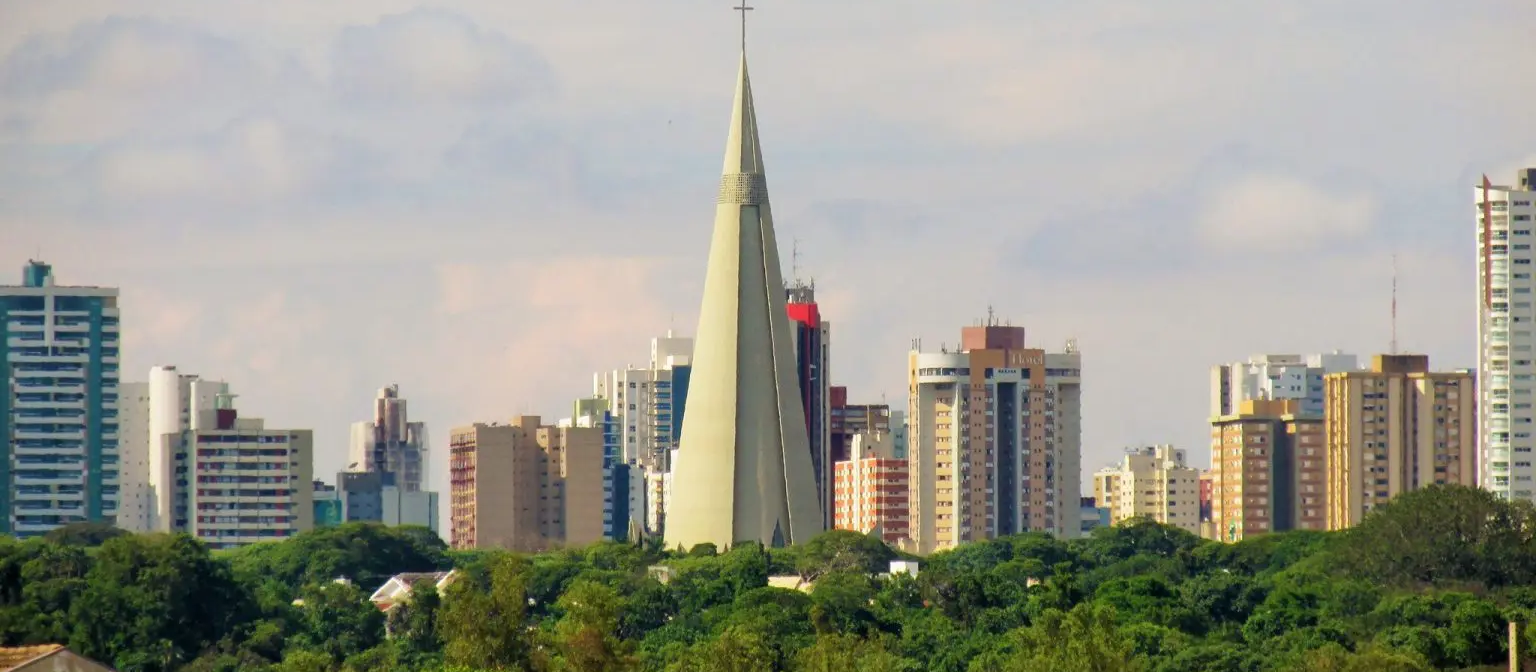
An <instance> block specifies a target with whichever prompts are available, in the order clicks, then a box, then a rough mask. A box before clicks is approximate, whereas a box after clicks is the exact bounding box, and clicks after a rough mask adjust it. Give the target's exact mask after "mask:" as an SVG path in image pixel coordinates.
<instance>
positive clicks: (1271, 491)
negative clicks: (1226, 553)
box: [1211, 399, 1327, 542]
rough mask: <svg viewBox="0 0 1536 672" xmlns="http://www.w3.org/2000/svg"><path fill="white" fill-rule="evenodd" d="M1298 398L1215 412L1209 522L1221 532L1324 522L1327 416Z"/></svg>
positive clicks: (1317, 526)
mask: <svg viewBox="0 0 1536 672" xmlns="http://www.w3.org/2000/svg"><path fill="white" fill-rule="evenodd" d="M1302 404H1303V401H1302V400H1298V399H1278V400H1277V399H1257V400H1248V401H1244V402H1243V403H1242V405H1241V406H1240V407H1239V408H1238V412H1237V413H1233V414H1230V415H1222V416H1217V417H1214V418H1211V523H1212V528H1213V533H1214V536H1215V538H1217V539H1219V540H1221V541H1229V542H1231V541H1241V540H1243V539H1245V538H1247V537H1249V536H1253V535H1257V534H1263V533H1266V532H1283V531H1286V530H1321V529H1324V528H1325V523H1326V518H1327V512H1326V509H1327V500H1326V497H1327V483H1326V480H1327V479H1326V478H1325V474H1326V469H1325V462H1326V460H1327V456H1326V453H1327V447H1326V442H1325V440H1324V435H1323V419H1322V418H1321V417H1317V416H1313V415H1310V414H1304V413H1301V412H1300V410H1301V407H1302Z"/></svg>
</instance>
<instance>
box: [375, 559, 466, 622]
mask: <svg viewBox="0 0 1536 672" xmlns="http://www.w3.org/2000/svg"><path fill="white" fill-rule="evenodd" d="M458 578H459V570H456V569H453V570H449V571H446V572H406V573H404V574H396V575H394V576H391V577H389V580H388V581H385V582H384V585H382V586H379V589H378V590H375V591H373V595H370V596H369V597H368V601H369V602H372V603H373V604H374V606H376V607H378V608H379V611H382V612H384V613H386V614H387V613H389V611H390V610H391V609H394V608H395V607H398V606H400V605H402V604H405V603H407V602H410V601H411V591H412V590H415V589H416V586H418V585H421V583H422V582H423V581H428V582H431V584H432V585H433V586H434V587H435V588H437V592H438V594H442V592H443V591H444V590H445V589H446V588H448V585H449V584H451V583H453V582H454V580H455V579H458Z"/></svg>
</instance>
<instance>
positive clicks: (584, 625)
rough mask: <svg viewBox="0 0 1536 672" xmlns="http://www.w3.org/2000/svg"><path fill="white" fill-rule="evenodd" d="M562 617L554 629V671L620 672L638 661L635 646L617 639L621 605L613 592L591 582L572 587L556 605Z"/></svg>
mask: <svg viewBox="0 0 1536 672" xmlns="http://www.w3.org/2000/svg"><path fill="white" fill-rule="evenodd" d="M557 606H558V607H559V608H560V610H561V611H563V612H564V616H562V617H561V618H560V621H559V623H557V624H556V625H555V640H556V642H557V645H558V647H559V654H558V657H557V658H556V662H557V668H558V669H560V670H568V671H570V672H622V671H624V670H630V669H634V668H635V666H636V665H637V664H638V660H637V659H636V658H635V656H634V648H635V647H634V644H633V643H631V642H626V641H624V640H622V639H619V638H618V636H617V631H618V628H619V613H620V612H621V611H622V609H623V604H622V601H621V598H620V597H619V594H618V592H616V591H615V590H614V589H612V588H610V587H608V586H606V585H603V584H600V583H594V582H591V581H577V582H575V583H573V584H571V586H570V588H569V589H567V590H566V592H565V594H564V595H561V596H560V600H559V603H558V605H557Z"/></svg>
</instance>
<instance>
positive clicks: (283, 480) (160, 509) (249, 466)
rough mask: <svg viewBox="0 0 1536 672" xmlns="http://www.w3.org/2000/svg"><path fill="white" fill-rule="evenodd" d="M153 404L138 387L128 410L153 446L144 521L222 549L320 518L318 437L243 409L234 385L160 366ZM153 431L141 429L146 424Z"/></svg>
mask: <svg viewBox="0 0 1536 672" xmlns="http://www.w3.org/2000/svg"><path fill="white" fill-rule="evenodd" d="M139 385H142V386H145V387H147V389H148V403H141V401H140V399H141V396H142V395H139V394H138V393H137V392H135V393H134V394H133V396H131V398H130V403H129V404H128V405H127V406H125V408H124V412H125V413H126V414H128V415H130V416H132V417H129V418H125V419H124V421H123V426H124V428H125V429H127V428H133V429H134V432H135V434H134V436H132V437H125V438H126V443H127V444H128V445H132V446H135V448H133V449H131V450H130V452H136V451H137V450H138V448H137V447H138V446H143V448H144V451H145V452H146V453H147V460H145V462H146V467H147V475H146V476H145V477H144V480H145V482H146V484H145V486H144V493H143V496H144V497H145V500H146V503H147V508H148V509H149V510H148V515H147V520H146V521H145V522H144V524H143V527H144V528H145V529H148V530H151V531H159V532H185V533H187V534H191V535H192V536H194V537H197V538H198V539H201V540H203V541H205V542H207V543H208V544H209V545H210V546H212V547H213V548H233V547H236V546H241V545H245V544H249V543H253V542H257V541H267V540H278V539H285V538H288V537H291V536H293V535H294V534H297V533H299V532H303V531H305V530H308V529H310V528H311V527H313V525H314V507H313V494H312V492H313V480H314V479H313V476H314V469H313V466H312V462H311V460H312V455H313V442H314V441H313V437H312V434H311V432H310V431H309V430H281V429H268V428H267V427H266V426H265V423H263V422H262V420H261V419H259V418H242V417H239V415H238V414H237V413H236V411H235V408H234V398H235V395H233V394H231V393H230V391H229V384H228V383H225V382H222V381H212V380H203V379H200V378H198V377H197V376H195V375H186V374H182V373H180V372H179V371H177V370H176V367H174V366H157V367H155V368H153V369H151V370H150V373H149V382H148V383H147V384H146V383H140V384H137V385H135V386H134V387H132V388H130V389H132V390H138V389H139V387H138V386H139ZM141 427H142V428H143V431H144V434H143V435H139V433H138V432H139V428H141Z"/></svg>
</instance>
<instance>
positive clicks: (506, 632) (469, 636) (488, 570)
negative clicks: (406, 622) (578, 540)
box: [437, 554, 532, 670]
mask: <svg viewBox="0 0 1536 672" xmlns="http://www.w3.org/2000/svg"><path fill="white" fill-rule="evenodd" d="M529 572H530V567H529V563H528V561H527V560H526V559H524V558H523V557H521V556H517V555H512V554H501V555H496V556H493V557H491V558H490V559H489V560H488V561H487V562H486V566H485V567H482V568H478V569H476V570H474V571H466V572H465V575H464V576H463V577H462V578H460V579H458V580H457V581H454V582H453V583H452V584H449V586H448V589H447V590H446V591H445V594H444V596H443V607H442V609H441V610H440V611H439V613H438V621H437V628H438V633H439V634H440V636H441V637H442V640H443V653H444V657H445V659H446V660H447V662H448V663H449V664H453V665H466V666H471V667H481V668H485V669H493V670H505V669H520V668H522V667H525V666H526V665H527V664H528V662H529V661H530V660H531V659H532V656H531V654H532V651H531V642H530V632H529V623H528V618H527V616H528V605H527V599H528V591H527V585H528V576H529Z"/></svg>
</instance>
